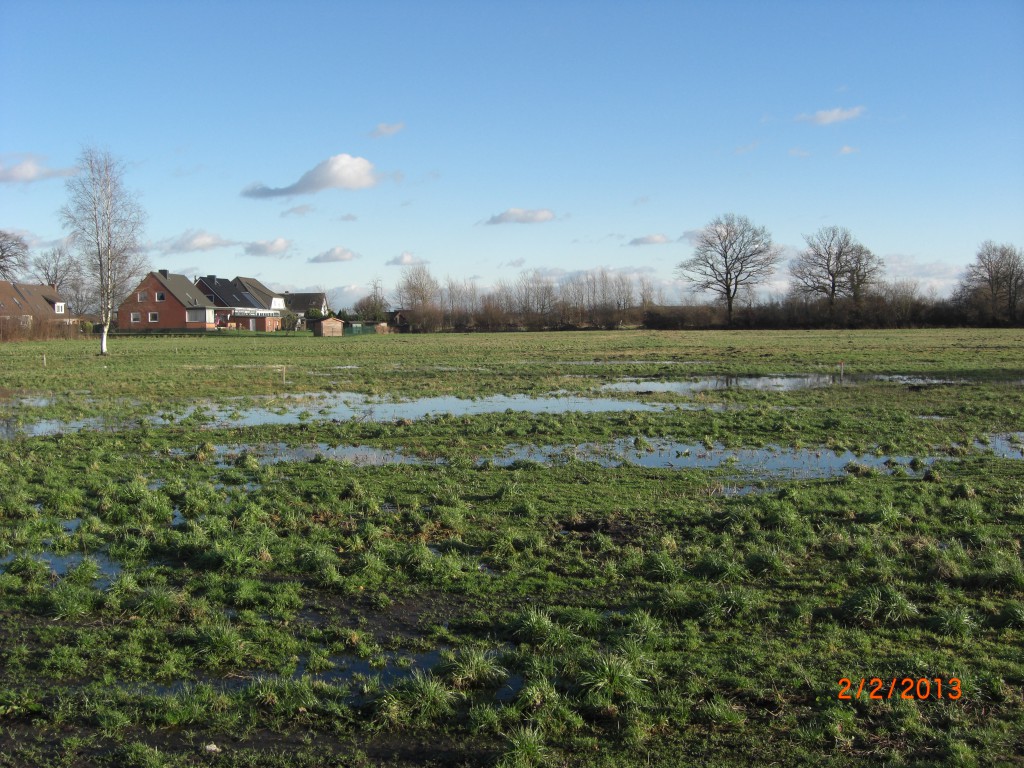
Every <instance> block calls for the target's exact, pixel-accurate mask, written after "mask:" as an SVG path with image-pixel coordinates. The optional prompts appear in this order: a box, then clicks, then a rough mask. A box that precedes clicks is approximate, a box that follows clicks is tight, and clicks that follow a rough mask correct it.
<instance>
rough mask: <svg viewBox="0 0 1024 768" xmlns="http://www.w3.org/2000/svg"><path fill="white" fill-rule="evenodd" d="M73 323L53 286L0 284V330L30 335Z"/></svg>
mask: <svg viewBox="0 0 1024 768" xmlns="http://www.w3.org/2000/svg"><path fill="white" fill-rule="evenodd" d="M72 322H74V319H73V318H70V317H69V316H68V311H67V303H66V302H65V301H64V299H63V298H62V297H61V295H60V294H59V293H58V292H57V288H56V286H53V285H30V284H28V283H9V282H0V328H3V329H4V330H7V331H8V332H13V331H16V330H17V331H30V330H32V329H33V328H36V329H38V328H39V327H40V326H46V325H65V324H68V323H72Z"/></svg>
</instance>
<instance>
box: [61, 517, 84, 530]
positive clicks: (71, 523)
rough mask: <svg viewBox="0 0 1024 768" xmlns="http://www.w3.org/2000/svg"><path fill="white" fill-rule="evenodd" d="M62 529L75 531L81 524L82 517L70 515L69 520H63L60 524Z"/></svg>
mask: <svg viewBox="0 0 1024 768" xmlns="http://www.w3.org/2000/svg"><path fill="white" fill-rule="evenodd" d="M60 525H61V527H62V528H63V529H64V533H76V532H77V531H78V529H79V528H80V527H81V525H82V518H80V517H72V518H71V519H70V520H65V521H63V522H62V523H61V524H60Z"/></svg>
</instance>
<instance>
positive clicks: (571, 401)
mask: <svg viewBox="0 0 1024 768" xmlns="http://www.w3.org/2000/svg"><path fill="white" fill-rule="evenodd" d="M323 399H324V401H325V402H324V404H323V406H322V407H321V409H320V411H319V413H320V414H321V415H322V416H323V417H324V418H326V419H338V420H347V419H362V420H367V421H396V420H398V419H422V418H425V417H427V416H431V415H435V416H440V415H443V414H451V415H453V416H471V415H478V414H484V413H501V412H503V411H509V410H511V411H522V412H525V413H570V412H579V413H606V412H617V411H660V410H664V407H663V406H659V405H653V404H646V403H638V402H633V401H630V400H616V399H611V398H584V397H531V396H529V395H494V396H492V397H482V398H479V399H476V400H467V399H463V398H459V397H425V398H421V399H419V400H408V401H392V400H386V399H385V400H372V399H369V398H364V397H362V396H360V395H354V394H351V393H349V394H346V395H340V396H337V397H331V398H327V397H325V398H323ZM332 400H333V401H334V402H331V401H332ZM211 415H212V417H213V419H214V420H215V421H216V422H217V423H218V424H224V425H227V426H258V425H263V424H296V423H298V422H299V421H301V419H300V418H299V414H298V413H296V412H294V411H291V410H286V411H284V412H283V413H275V412H272V411H269V410H267V409H265V408H252V409H245V410H241V411H237V412H227V411H225V410H213V411H212V412H211Z"/></svg>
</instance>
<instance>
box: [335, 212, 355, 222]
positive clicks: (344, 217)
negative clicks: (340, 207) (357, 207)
mask: <svg viewBox="0 0 1024 768" xmlns="http://www.w3.org/2000/svg"><path fill="white" fill-rule="evenodd" d="M358 218H359V217H358V216H356V215H355V214H354V213H343V214H341V216H335V217H334V220H335V221H356V220H357V219H358Z"/></svg>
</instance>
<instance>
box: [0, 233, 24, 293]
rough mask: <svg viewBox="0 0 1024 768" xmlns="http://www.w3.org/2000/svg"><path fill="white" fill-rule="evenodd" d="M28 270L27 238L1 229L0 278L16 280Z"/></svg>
mask: <svg viewBox="0 0 1024 768" xmlns="http://www.w3.org/2000/svg"><path fill="white" fill-rule="evenodd" d="M26 269H28V245H26V243H25V238H23V237H22V236H21V235H16V234H14V233H13V232H6V231H4V230H2V229H0V277H2V278H3V279H4V280H12V281H13V280H14V279H15V278H17V277H18V276H19V275H20V274H21V273H22V272H24V271H25V270H26Z"/></svg>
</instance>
